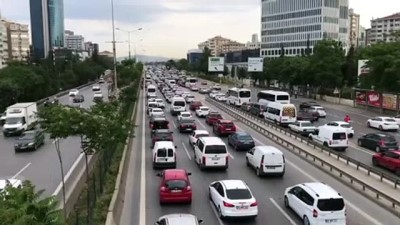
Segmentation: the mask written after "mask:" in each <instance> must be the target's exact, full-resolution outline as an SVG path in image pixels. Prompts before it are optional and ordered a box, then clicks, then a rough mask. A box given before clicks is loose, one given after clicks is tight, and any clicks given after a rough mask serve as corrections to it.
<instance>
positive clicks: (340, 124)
mask: <svg viewBox="0 0 400 225" xmlns="http://www.w3.org/2000/svg"><path fill="white" fill-rule="evenodd" d="M325 126H333V127H343V128H344V129H346V131H347V136H348V137H349V138H352V137H353V136H354V129H353V127H352V126H351V125H350V123H346V122H344V121H331V122H328V123H327V124H325Z"/></svg>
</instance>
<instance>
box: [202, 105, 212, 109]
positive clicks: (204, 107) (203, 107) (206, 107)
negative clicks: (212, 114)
mask: <svg viewBox="0 0 400 225" xmlns="http://www.w3.org/2000/svg"><path fill="white" fill-rule="evenodd" d="M200 109H210V108H209V107H208V106H204V105H203V106H200Z"/></svg>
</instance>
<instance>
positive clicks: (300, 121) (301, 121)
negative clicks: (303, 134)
mask: <svg viewBox="0 0 400 225" xmlns="http://www.w3.org/2000/svg"><path fill="white" fill-rule="evenodd" d="M297 122H298V123H311V122H310V121H308V120H297Z"/></svg>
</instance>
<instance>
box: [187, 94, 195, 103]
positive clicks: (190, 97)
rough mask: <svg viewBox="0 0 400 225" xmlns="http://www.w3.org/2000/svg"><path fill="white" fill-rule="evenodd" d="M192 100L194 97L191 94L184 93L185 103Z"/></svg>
mask: <svg viewBox="0 0 400 225" xmlns="http://www.w3.org/2000/svg"><path fill="white" fill-rule="evenodd" d="M194 100H195V98H194V96H193V95H186V97H185V101H186V103H191V102H193V101H194Z"/></svg>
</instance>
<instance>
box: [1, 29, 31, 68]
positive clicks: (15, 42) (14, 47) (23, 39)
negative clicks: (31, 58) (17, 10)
mask: <svg viewBox="0 0 400 225" xmlns="http://www.w3.org/2000/svg"><path fill="white" fill-rule="evenodd" d="M5 25H6V28H7V39H8V60H16V61H26V60H27V59H28V55H29V50H30V49H29V27H28V25H27V24H19V23H15V22H8V21H7V22H5Z"/></svg>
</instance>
